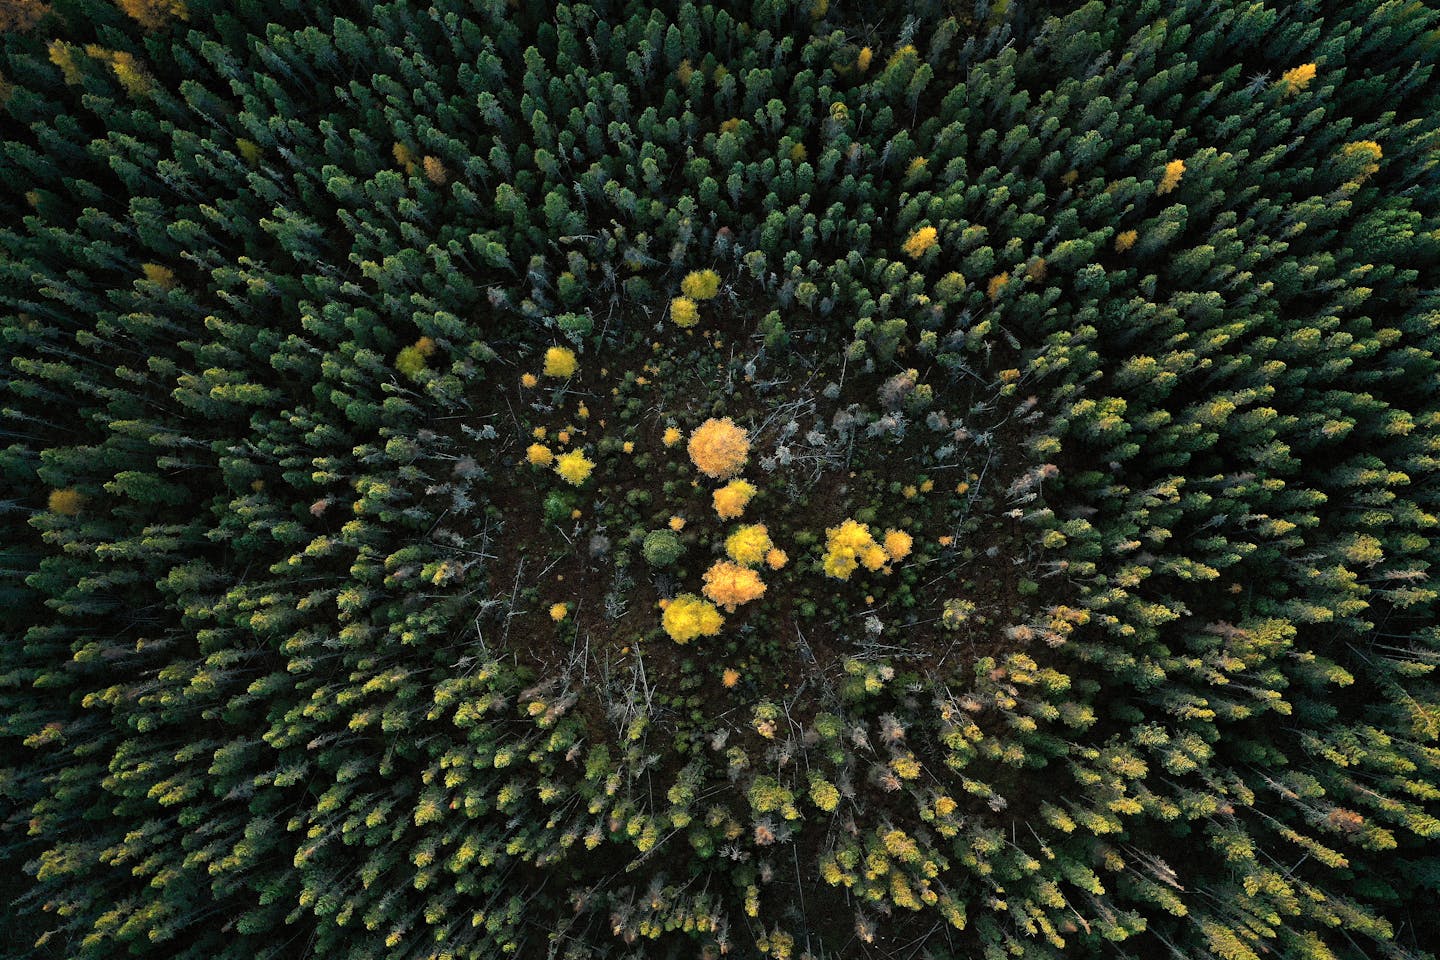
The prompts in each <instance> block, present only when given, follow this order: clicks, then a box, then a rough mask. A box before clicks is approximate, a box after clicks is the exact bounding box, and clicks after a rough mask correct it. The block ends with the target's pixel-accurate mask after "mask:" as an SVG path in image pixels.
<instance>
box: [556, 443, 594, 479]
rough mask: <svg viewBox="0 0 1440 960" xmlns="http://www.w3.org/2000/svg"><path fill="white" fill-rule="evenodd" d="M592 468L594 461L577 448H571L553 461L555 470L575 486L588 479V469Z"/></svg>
mask: <svg viewBox="0 0 1440 960" xmlns="http://www.w3.org/2000/svg"><path fill="white" fill-rule="evenodd" d="M594 469H595V464H594V462H592V461H591V460H590V459H589V458H588V457H586V456H585V454H584V453H582V452H581V451H579V450H571V451H570V452H569V453H566V454H563V455H561V456H560V458H559V459H557V460H556V461H555V472H556V473H558V474H560V476H561V477H563V478H564V479H565V481H566V482H567V483H570V484H573V485H574V486H577V487H578V486H580V484H582V483H584V482H585V481H586V480H587V479H589V477H590V471H591V470H594Z"/></svg>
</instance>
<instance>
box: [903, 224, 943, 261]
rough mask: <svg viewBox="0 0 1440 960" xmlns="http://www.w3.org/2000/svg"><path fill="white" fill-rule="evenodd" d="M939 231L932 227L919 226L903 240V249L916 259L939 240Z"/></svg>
mask: <svg viewBox="0 0 1440 960" xmlns="http://www.w3.org/2000/svg"><path fill="white" fill-rule="evenodd" d="M939 238H940V231H939V230H936V229H935V228H934V227H921V228H920V229H919V230H916V231H915V232H914V233H912V234H910V238H909V239H908V240H906V241H905V244H904V250H905V253H906V254H907V255H909V256H910V257H912V258H914V259H916V260H918V259H920V257H922V256H923V255H924V254H925V251H926V250H929V249H930V248H931V247H933V246H935V244H936V243H938V242H939Z"/></svg>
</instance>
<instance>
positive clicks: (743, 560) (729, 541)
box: [725, 523, 775, 567]
mask: <svg viewBox="0 0 1440 960" xmlns="http://www.w3.org/2000/svg"><path fill="white" fill-rule="evenodd" d="M774 546H775V545H774V544H773V543H771V542H770V533H769V531H767V530H766V529H765V524H763V523H752V524H750V525H748V526H744V527H741V528H740V529H738V530H736V531H735V532H734V533H732V534H730V536H729V537H727V538H725V553H726V555H727V556H729V557H730V559H731V560H734V561H735V562H736V563H738V564H740V565H741V566H742V567H754V566H759V564H760V562H761V561H762V560H764V559H765V555H766V554H767V553H769V552H770V550H771V548H773V547H774Z"/></svg>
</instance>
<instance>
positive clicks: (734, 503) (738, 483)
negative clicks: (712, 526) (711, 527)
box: [711, 480, 757, 520]
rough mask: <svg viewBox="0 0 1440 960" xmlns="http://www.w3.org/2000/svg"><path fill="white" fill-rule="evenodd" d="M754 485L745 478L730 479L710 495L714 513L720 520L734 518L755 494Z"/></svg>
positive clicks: (741, 513) (738, 515)
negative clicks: (713, 504)
mask: <svg viewBox="0 0 1440 960" xmlns="http://www.w3.org/2000/svg"><path fill="white" fill-rule="evenodd" d="M756 492H757V491H756V490H755V485H754V484H752V483H749V482H747V481H745V480H731V481H730V482H729V483H727V484H725V486H723V487H721V488H720V489H719V490H716V491H715V493H714V494H713V495H712V496H711V499H712V500H713V501H714V503H715V513H716V515H717V516H719V517H720V519H721V520H736V519H738V518H739V517H741V516H742V515H743V514H744V513H745V506H746V504H748V503H749V502H750V498H751V497H753V496H755V494H756Z"/></svg>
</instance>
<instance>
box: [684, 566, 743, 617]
mask: <svg viewBox="0 0 1440 960" xmlns="http://www.w3.org/2000/svg"><path fill="white" fill-rule="evenodd" d="M704 580H705V588H704V591H703V592H704V594H705V596H707V597H709V598H710V599H711V600H714V601H715V602H716V603H717V604H719V605H720V606H722V607H724V608H725V612H726V613H734V612H735V608H736V607H737V606H739V605H741V604H743V603H749V602H750V601H751V600H756V599H759V598H760V597H762V596H764V595H765V584H764V583H763V582H762V581H761V579H760V574H758V573H756V572H755V571H754V570H751V569H750V568H748V567H742V566H740V565H739V564H738V563H731V562H730V561H728V560H720V561H718V562H717V563H716V564H715V565H714V566H712V567H711V568H710V569H709V570H706V571H705V577H704ZM666 612H667V613H668V612H669V611H668V610H667V611H666Z"/></svg>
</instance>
